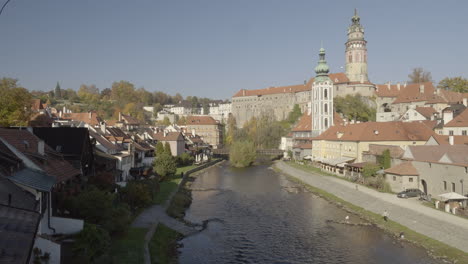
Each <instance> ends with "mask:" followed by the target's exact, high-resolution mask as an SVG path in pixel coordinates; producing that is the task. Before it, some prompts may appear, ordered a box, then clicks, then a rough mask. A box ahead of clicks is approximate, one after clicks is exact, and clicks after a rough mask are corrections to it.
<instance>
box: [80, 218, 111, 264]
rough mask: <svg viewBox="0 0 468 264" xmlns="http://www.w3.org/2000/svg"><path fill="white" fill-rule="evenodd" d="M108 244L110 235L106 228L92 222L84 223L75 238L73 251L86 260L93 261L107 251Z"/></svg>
mask: <svg viewBox="0 0 468 264" xmlns="http://www.w3.org/2000/svg"><path fill="white" fill-rule="evenodd" d="M109 246H110V237H109V233H107V231H106V230H104V229H102V228H100V227H98V226H96V225H93V224H85V226H84V228H83V230H82V231H81V232H80V233H79V234H78V236H77V238H76V242H75V245H74V246H73V252H74V253H75V254H76V255H77V256H79V257H82V258H83V259H85V260H87V262H93V261H94V260H95V259H96V258H98V257H99V256H102V255H104V254H105V253H107V252H108V250H109Z"/></svg>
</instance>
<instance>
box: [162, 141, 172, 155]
mask: <svg viewBox="0 0 468 264" xmlns="http://www.w3.org/2000/svg"><path fill="white" fill-rule="evenodd" d="M164 152H165V153H166V154H168V155H172V151H171V144H169V142H167V141H166V143H165V144H164Z"/></svg>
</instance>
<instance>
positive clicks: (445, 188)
mask: <svg viewBox="0 0 468 264" xmlns="http://www.w3.org/2000/svg"><path fill="white" fill-rule="evenodd" d="M444 190H445V191H446V190H447V182H446V181H444Z"/></svg>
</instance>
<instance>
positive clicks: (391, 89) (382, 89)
mask: <svg viewBox="0 0 468 264" xmlns="http://www.w3.org/2000/svg"><path fill="white" fill-rule="evenodd" d="M375 87H376V91H375V94H376V95H377V96H378V97H397V96H398V94H400V92H401V90H403V89H405V88H406V86H405V85H404V84H400V89H398V84H376V85H375Z"/></svg>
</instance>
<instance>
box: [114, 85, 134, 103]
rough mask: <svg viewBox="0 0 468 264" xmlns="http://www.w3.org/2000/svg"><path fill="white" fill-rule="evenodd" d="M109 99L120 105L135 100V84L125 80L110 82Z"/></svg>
mask: <svg viewBox="0 0 468 264" xmlns="http://www.w3.org/2000/svg"><path fill="white" fill-rule="evenodd" d="M111 99H112V100H115V101H116V102H117V104H119V105H120V106H124V105H126V104H127V103H129V102H136V94H135V86H134V85H133V84H132V83H130V82H127V81H120V82H114V83H113V84H112V93H111Z"/></svg>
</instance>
